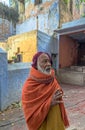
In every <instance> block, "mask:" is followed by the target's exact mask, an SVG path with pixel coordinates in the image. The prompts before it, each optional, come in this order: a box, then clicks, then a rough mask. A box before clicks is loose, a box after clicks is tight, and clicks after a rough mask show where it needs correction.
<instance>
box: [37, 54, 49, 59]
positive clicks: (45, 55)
mask: <svg viewBox="0 0 85 130" xmlns="http://www.w3.org/2000/svg"><path fill="white" fill-rule="evenodd" d="M38 58H39V60H40V59H49V56H48V55H47V54H45V53H42V54H41V55H40V56H39V57H38Z"/></svg>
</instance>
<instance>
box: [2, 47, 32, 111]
mask: <svg viewBox="0 0 85 130" xmlns="http://www.w3.org/2000/svg"><path fill="white" fill-rule="evenodd" d="M30 65H31V63H15V64H8V63H7V53H6V52H5V51H3V50H2V49H0V110H4V109H6V108H7V107H8V106H9V105H10V104H11V103H13V102H17V101H20V100H21V91H22V86H23V84H24V82H25V80H26V78H27V77H28V75H29V71H30Z"/></svg>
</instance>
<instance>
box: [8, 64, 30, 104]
mask: <svg viewBox="0 0 85 130" xmlns="http://www.w3.org/2000/svg"><path fill="white" fill-rule="evenodd" d="M29 70H30V63H15V64H9V65H8V105H10V104H11V103H13V102H17V101H20V100H21V91H22V86H23V84H24V82H25V80H26V78H27V77H28V75H29ZM10 97H11V98H10Z"/></svg>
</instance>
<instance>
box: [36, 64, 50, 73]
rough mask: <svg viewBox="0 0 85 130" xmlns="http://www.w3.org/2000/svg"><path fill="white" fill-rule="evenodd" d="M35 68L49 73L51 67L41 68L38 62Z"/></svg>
mask: <svg viewBox="0 0 85 130" xmlns="http://www.w3.org/2000/svg"><path fill="white" fill-rule="evenodd" d="M37 69H38V70H39V71H40V72H42V73H44V74H48V75H49V74H51V67H46V68H45V69H42V68H41V67H40V65H39V62H38V63H37Z"/></svg>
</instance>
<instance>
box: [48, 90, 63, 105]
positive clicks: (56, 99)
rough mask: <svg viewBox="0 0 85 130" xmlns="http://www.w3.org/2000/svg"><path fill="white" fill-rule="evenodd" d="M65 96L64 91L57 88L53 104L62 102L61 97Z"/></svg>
mask: <svg viewBox="0 0 85 130" xmlns="http://www.w3.org/2000/svg"><path fill="white" fill-rule="evenodd" d="M62 96H63V94H62V91H60V90H57V91H56V92H55V93H54V94H53V97H52V101H51V106H53V105H56V104H59V103H62V102H63V101H60V98H61V97H62Z"/></svg>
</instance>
